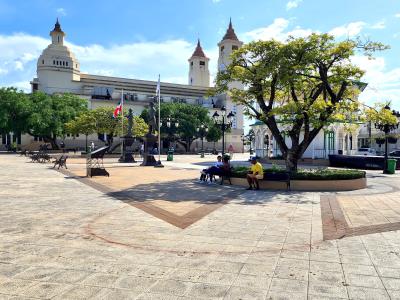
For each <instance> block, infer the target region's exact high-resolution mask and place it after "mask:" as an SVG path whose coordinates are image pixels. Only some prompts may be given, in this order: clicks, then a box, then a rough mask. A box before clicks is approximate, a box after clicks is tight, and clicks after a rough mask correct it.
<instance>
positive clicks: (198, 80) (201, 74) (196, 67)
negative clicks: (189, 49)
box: [188, 40, 210, 87]
mask: <svg viewBox="0 0 400 300" xmlns="http://www.w3.org/2000/svg"><path fill="white" fill-rule="evenodd" d="M209 60H210V59H209V58H208V57H206V55H205V54H204V51H203V48H201V45H200V40H197V46H196V49H195V50H194V52H193V54H192V56H191V57H190V58H189V59H188V61H189V85H194V86H202V87H209V86H210V71H209V70H208V61H209Z"/></svg>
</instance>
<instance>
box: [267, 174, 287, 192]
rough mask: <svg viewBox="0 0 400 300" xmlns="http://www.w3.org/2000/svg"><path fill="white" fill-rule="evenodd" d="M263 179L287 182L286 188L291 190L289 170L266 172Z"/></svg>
mask: <svg viewBox="0 0 400 300" xmlns="http://www.w3.org/2000/svg"><path fill="white" fill-rule="evenodd" d="M262 180H263V181H279V182H285V183H286V189H287V190H289V191H290V173H289V172H277V173H264V178H263V179H262ZM260 181H261V180H260Z"/></svg>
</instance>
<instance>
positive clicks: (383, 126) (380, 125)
mask: <svg viewBox="0 0 400 300" xmlns="http://www.w3.org/2000/svg"><path fill="white" fill-rule="evenodd" d="M385 109H387V110H390V107H389V105H386V106H385ZM392 114H393V115H394V116H396V117H400V113H399V112H396V111H394V110H393V111H392ZM375 128H376V129H379V130H380V131H382V132H384V133H385V158H384V161H383V173H384V174H389V173H390V172H389V170H388V134H389V133H390V132H391V131H392V130H394V129H397V128H399V122H397V124H387V123H380V122H379V123H375Z"/></svg>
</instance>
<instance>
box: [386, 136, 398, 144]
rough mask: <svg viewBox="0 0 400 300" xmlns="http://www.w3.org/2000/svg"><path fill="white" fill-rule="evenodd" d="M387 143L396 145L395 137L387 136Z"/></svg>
mask: <svg viewBox="0 0 400 300" xmlns="http://www.w3.org/2000/svg"><path fill="white" fill-rule="evenodd" d="M388 143H389V144H396V143H397V136H395V135H390V136H388Z"/></svg>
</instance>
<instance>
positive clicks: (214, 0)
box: [212, 0, 221, 3]
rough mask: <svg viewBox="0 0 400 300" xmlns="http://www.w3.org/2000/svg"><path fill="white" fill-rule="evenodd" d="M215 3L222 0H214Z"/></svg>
mask: <svg viewBox="0 0 400 300" xmlns="http://www.w3.org/2000/svg"><path fill="white" fill-rule="evenodd" d="M212 2H213V3H218V2H221V0H212Z"/></svg>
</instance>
